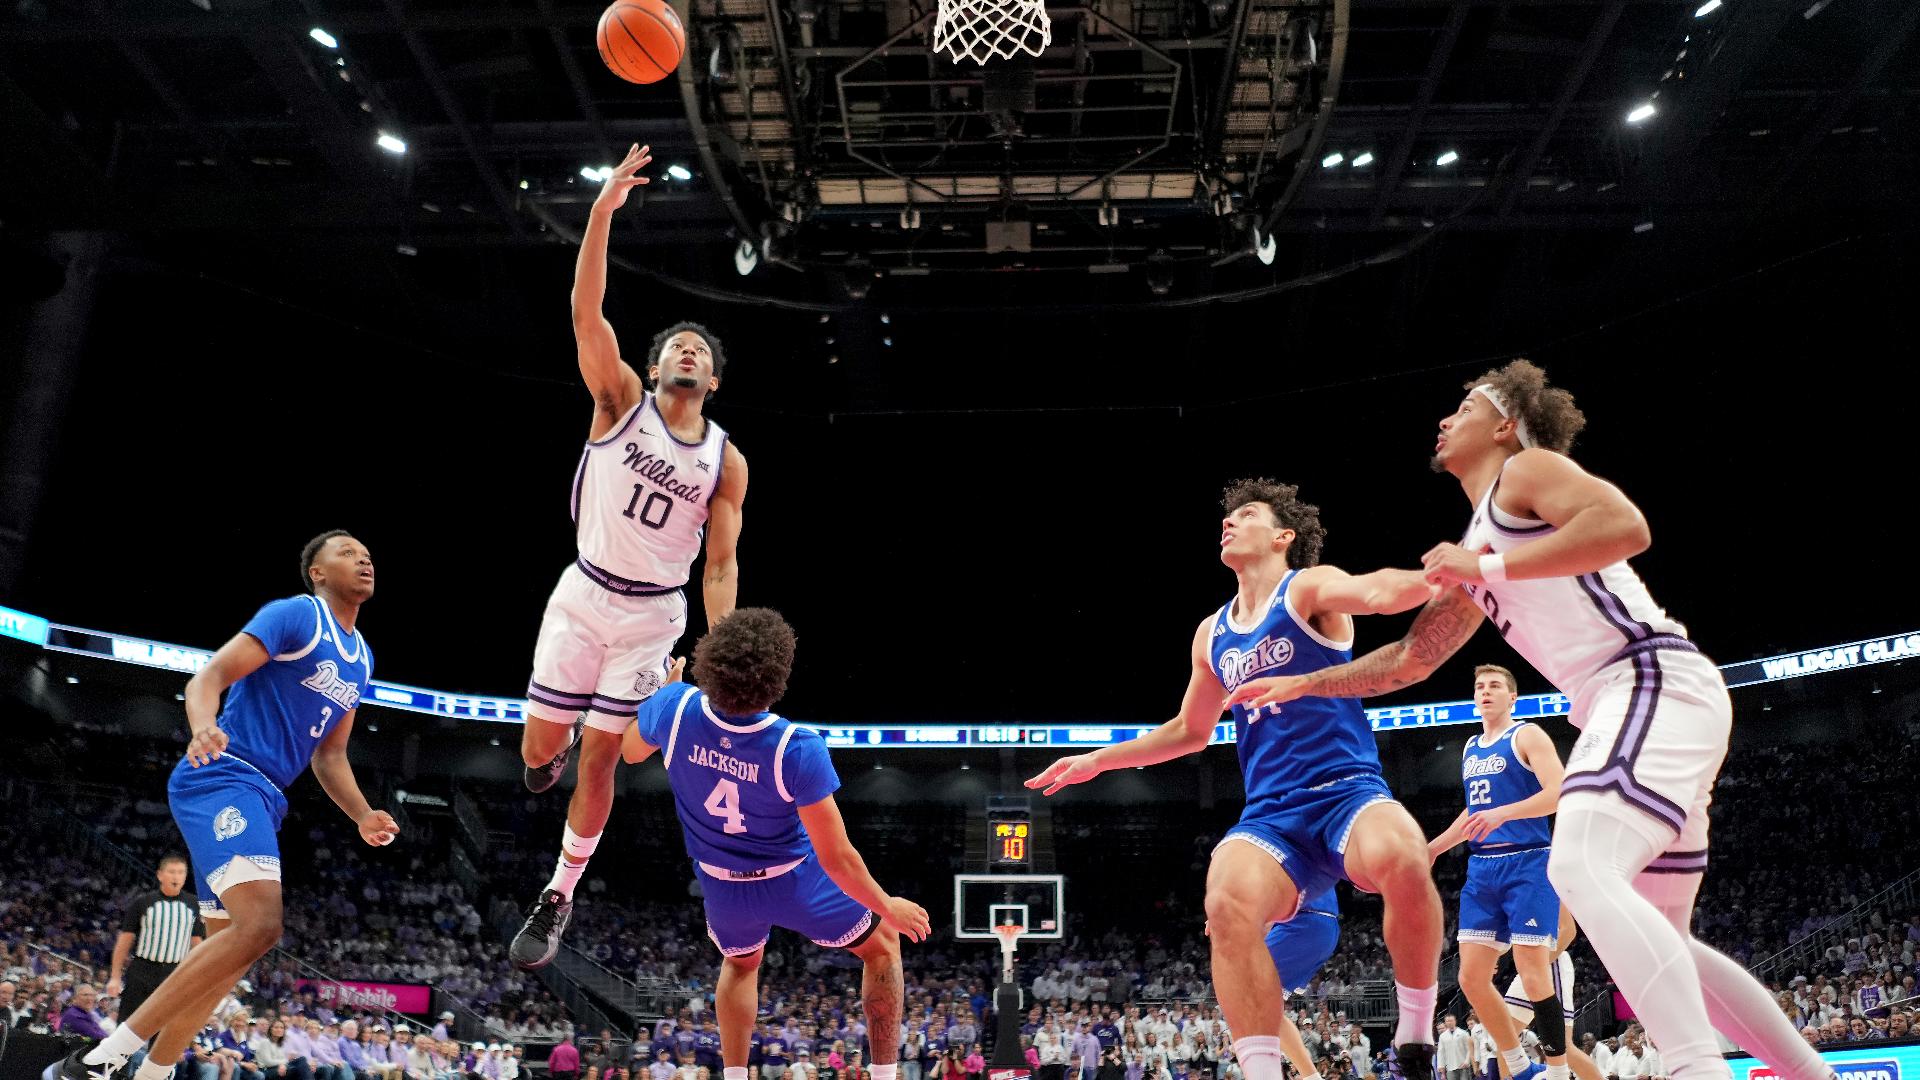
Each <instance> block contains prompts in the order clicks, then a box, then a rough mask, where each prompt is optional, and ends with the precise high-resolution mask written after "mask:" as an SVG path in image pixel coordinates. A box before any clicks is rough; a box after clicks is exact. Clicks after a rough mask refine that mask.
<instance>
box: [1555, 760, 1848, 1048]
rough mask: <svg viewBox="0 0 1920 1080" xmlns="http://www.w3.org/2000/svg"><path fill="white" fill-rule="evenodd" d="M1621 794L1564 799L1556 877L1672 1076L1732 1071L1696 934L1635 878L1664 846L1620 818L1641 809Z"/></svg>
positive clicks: (1557, 832)
mask: <svg viewBox="0 0 1920 1080" xmlns="http://www.w3.org/2000/svg"><path fill="white" fill-rule="evenodd" d="M1613 798H1614V796H1611V795H1601V794H1592V793H1588V792H1577V793H1575V797H1574V798H1573V799H1572V800H1570V802H1562V803H1561V805H1560V814H1559V820H1558V821H1556V822H1555V823H1554V846H1553V854H1552V855H1551V856H1549V859H1548V863H1547V878H1548V880H1550V881H1551V882H1552V883H1553V887H1554V890H1555V891H1556V892H1558V893H1559V894H1560V899H1561V900H1562V901H1563V902H1565V903H1566V905H1567V908H1568V910H1570V911H1572V912H1573V917H1574V919H1575V920H1577V921H1578V922H1579V924H1580V928H1581V929H1582V930H1584V931H1585V932H1586V935H1587V941H1588V942H1589V943H1591V944H1592V945H1593V950H1594V952H1597V953H1599V954H1600V962H1601V963H1602V964H1605V965H1606V969H1607V974H1608V975H1611V976H1612V977H1613V981H1614V984H1615V985H1616V986H1618V987H1619V988H1620V991H1621V993H1623V994H1624V995H1625V996H1626V999H1627V1002H1628V1003H1629V1004H1631V1005H1632V1006H1633V1011H1634V1012H1636V1013H1638V1014H1639V1015H1640V1020H1641V1023H1643V1024H1645V1025H1646V1028H1647V1034H1648V1035H1649V1036H1650V1037H1651V1039H1652V1041H1653V1043H1654V1045H1656V1046H1658V1047H1659V1048H1660V1057H1661V1059H1662V1060H1663V1061H1664V1062H1665V1063H1666V1067H1667V1074H1668V1075H1670V1076H1684V1077H1686V1078H1687V1080H1709V1078H1713V1077H1728V1076H1731V1074H1732V1070H1731V1069H1730V1068H1729V1067H1728V1066H1727V1062H1726V1059H1725V1058H1723V1057H1722V1056H1721V1055H1720V1046H1719V1043H1718V1042H1717V1041H1716V1040H1715V1039H1714V1037H1713V1026H1712V1024H1711V1022H1710V1021H1709V1020H1708V1018H1707V1006H1706V1002H1705V999H1704V996H1703V995H1702V994H1701V992H1700V970H1699V968H1698V967H1696V966H1695V964H1694V961H1693V952H1692V950H1691V949H1689V948H1688V947H1687V939H1686V938H1685V937H1684V936H1682V934H1681V933H1680V931H1678V930H1676V929H1674V926H1673V924H1672V923H1671V922H1669V921H1668V919H1667V916H1666V915H1665V914H1663V913H1662V912H1661V911H1660V909H1659V908H1656V907H1655V906H1654V905H1653V904H1652V903H1651V902H1649V901H1648V900H1647V898H1646V897H1644V896H1642V895H1641V894H1640V893H1639V892H1637V891H1635V887H1634V884H1633V880H1632V879H1633V878H1634V877H1635V876H1636V875H1638V874H1639V873H1640V870H1641V869H1642V868H1643V867H1645V866H1646V865H1647V864H1648V863H1649V862H1651V861H1652V860H1653V857H1654V856H1656V855H1658V854H1660V852H1661V850H1662V849H1663V848H1664V847H1665V842H1664V841H1654V840H1649V839H1648V838H1647V837H1646V836H1645V835H1644V834H1643V833H1642V832H1641V831H1640V830H1639V829H1637V828H1635V827H1633V826H1631V825H1629V824H1627V823H1626V822H1625V821H1623V820H1621V816H1620V815H1624V814H1632V813H1638V811H1636V810H1633V809H1629V808H1626V807H1625V805H1624V804H1618V805H1615V804H1613V803H1612V802H1611V800H1612V799H1613ZM1603 800H1604V801H1603ZM1650 876H1654V877H1659V876H1663V875H1650ZM1756 989H1757V987H1756ZM1771 1008H1772V1009H1773V1011H1774V1012H1776V1013H1777V1012H1779V1007H1778V1006H1771ZM1782 1021H1783V1022H1784V1017H1783V1018H1782ZM1729 1034H1731V1033H1729ZM1821 1075H1824V1073H1822V1074H1821Z"/></svg>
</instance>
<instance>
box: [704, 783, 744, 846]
mask: <svg viewBox="0 0 1920 1080" xmlns="http://www.w3.org/2000/svg"><path fill="white" fill-rule="evenodd" d="M701 805H702V807H703V808H705V810H706V811H707V813H709V814H712V815H713V816H714V817H717V818H725V819H726V824H725V825H724V826H723V828H724V829H725V830H726V831H727V832H728V833H743V832H746V831H747V816H746V815H745V814H742V813H741V812H740V785H738V784H736V783H734V782H733V781H731V780H722V781H720V782H719V783H717V784H715V785H713V794H711V795H708V796H707V801H706V802H704V803H702V804H701Z"/></svg>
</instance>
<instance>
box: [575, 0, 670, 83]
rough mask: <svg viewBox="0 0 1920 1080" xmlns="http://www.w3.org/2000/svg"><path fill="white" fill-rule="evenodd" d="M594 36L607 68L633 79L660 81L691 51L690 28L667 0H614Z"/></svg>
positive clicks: (627, 78)
mask: <svg viewBox="0 0 1920 1080" xmlns="http://www.w3.org/2000/svg"><path fill="white" fill-rule="evenodd" d="M594 36H595V39H596V41H597V42H598V44H599V46H600V59H601V60H603V61H605V62H606V65H607V70H608V71H611V72H613V73H614V74H615V75H618V76H620V77H621V78H623V79H625V80H627V81H628V82H630V83H653V82H659V81H660V80H661V79H664V78H666V77H667V76H669V75H671V74H673V69H674V68H677V67H679V66H680V56H681V54H683V53H685V52H686V51H687V32H686V30H685V28H683V27H682V26H681V25H680V15H679V13H678V12H676V11H674V10H673V5H672V4H669V3H667V2H666V0H614V3H613V4H612V5H610V6H609V7H608V8H607V10H606V11H605V12H604V13H602V14H601V16H600V27H599V29H598V31H597V32H596V33H595V35H594Z"/></svg>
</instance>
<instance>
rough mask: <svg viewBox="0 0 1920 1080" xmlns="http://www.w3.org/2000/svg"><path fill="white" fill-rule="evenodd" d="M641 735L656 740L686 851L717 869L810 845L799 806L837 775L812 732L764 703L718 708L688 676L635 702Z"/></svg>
mask: <svg viewBox="0 0 1920 1080" xmlns="http://www.w3.org/2000/svg"><path fill="white" fill-rule="evenodd" d="M638 723H639V725H640V737H641V738H643V739H645V740H647V741H648V742H649V743H652V744H653V745H655V746H657V747H659V748H660V755H661V756H660V761H661V764H663V765H665V766H666V769H667V784H668V786H669V787H671V788H672V789H673V805H674V809H675V810H677V811H678V812H679V814H680V831H681V833H682V834H683V835H684V836H685V837H686V840H687V854H688V855H690V856H692V857H693V858H694V860H695V861H696V862H702V863H706V864H708V865H710V866H716V867H720V868H722V869H725V870H741V871H749V870H763V869H766V868H767V867H770V866H779V865H781V864H783V863H790V862H793V861H794V860H796V859H804V858H806V857H807V856H808V855H811V854H812V853H813V845H812V843H811V842H809V841H808V839H807V831H806V829H805V828H804V827H802V826H801V824H800V813H799V808H800V807H802V806H812V805H813V804H814V803H817V802H819V801H820V800H822V799H824V798H826V797H827V796H829V795H832V794H833V793H834V792H835V791H837V790H839V788H840V777H839V775H838V774H837V773H835V772H834V771H833V761H832V760H831V759H829V758H828V756H827V744H826V742H825V740H823V739H821V738H820V735H819V733H818V732H814V731H809V730H807V729H805V728H802V727H800V726H798V725H796V724H795V723H794V722H793V721H791V720H788V719H787V718H786V717H783V716H779V715H777V714H775V713H770V712H763V713H757V714H755V715H753V716H744V717H742V716H723V715H721V714H720V713H719V712H718V711H717V710H715V709H714V708H713V706H712V705H711V704H710V703H709V702H708V701H707V696H706V695H705V694H703V693H701V692H700V690H699V688H697V687H693V686H668V687H665V688H664V689H662V690H661V691H660V692H659V693H657V694H655V695H653V696H652V697H650V698H648V699H647V700H646V701H644V702H642V703H641V704H640V716H639V720H638Z"/></svg>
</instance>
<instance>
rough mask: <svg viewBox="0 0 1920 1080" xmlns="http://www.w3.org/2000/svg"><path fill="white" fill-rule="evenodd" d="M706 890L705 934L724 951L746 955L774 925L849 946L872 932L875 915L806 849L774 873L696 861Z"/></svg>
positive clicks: (876, 923)
mask: <svg viewBox="0 0 1920 1080" xmlns="http://www.w3.org/2000/svg"><path fill="white" fill-rule="evenodd" d="M699 874H700V887H701V890H702V891H703V892H704V893H705V894H706V907H707V936H708V937H709V938H712V939H713V944H714V946H715V947H716V948H718V949H719V950H720V951H721V952H722V953H724V954H726V955H728V956H748V955H751V954H753V953H755V952H757V951H759V949H760V948H761V946H763V945H765V944H766V943H767V936H768V935H769V933H770V932H771V931H772V930H773V928H774V927H776V926H780V927H785V928H786V929H788V930H792V931H793V932H794V933H797V934H804V935H806V937H807V939H808V940H809V941H812V942H813V943H814V944H815V945H821V946H825V947H826V948H829V949H850V948H852V947H854V946H856V945H859V944H860V943H861V942H863V941H865V940H867V938H868V937H870V936H872V934H873V931H874V928H875V927H877V926H879V925H880V920H879V919H878V918H876V917H875V916H874V914H873V912H871V911H868V910H867V909H866V907H865V906H864V905H862V904H861V903H860V902H859V901H857V900H855V899H854V898H853V897H851V896H848V895H847V894H846V893H844V892H841V891H840V886H838V885H835V884H834V883H833V879H832V878H829V877H827V872H826V871H825V870H822V869H820V862H819V860H817V859H815V858H814V857H813V856H811V855H809V856H807V858H805V859H803V860H801V862H800V863H799V864H798V865H796V866H794V868H793V869H791V870H788V871H787V872H785V873H782V874H778V875H777V876H768V877H759V878H726V877H720V876H718V875H716V874H714V872H713V868H711V867H707V866H704V865H702V866H700V867H699Z"/></svg>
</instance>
